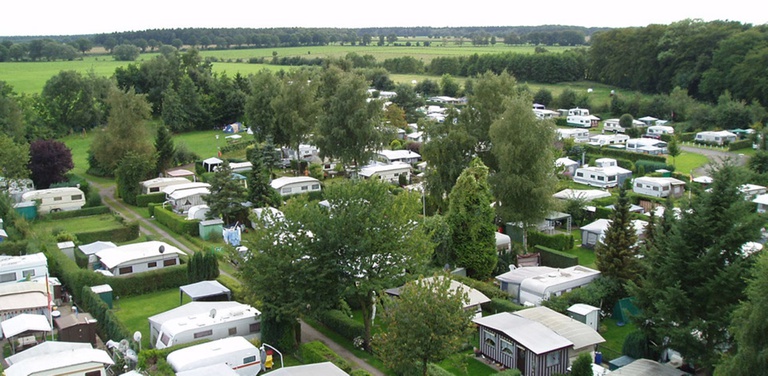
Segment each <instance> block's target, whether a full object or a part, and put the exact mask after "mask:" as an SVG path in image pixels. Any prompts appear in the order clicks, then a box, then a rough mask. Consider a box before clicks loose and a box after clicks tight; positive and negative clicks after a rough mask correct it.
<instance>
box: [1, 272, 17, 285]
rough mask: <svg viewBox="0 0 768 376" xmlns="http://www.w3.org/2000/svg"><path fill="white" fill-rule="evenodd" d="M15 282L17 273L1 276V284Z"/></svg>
mask: <svg viewBox="0 0 768 376" xmlns="http://www.w3.org/2000/svg"><path fill="white" fill-rule="evenodd" d="M15 280H16V273H5V274H0V283H2V282H13V281H15Z"/></svg>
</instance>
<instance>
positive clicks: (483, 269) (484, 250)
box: [447, 159, 498, 279]
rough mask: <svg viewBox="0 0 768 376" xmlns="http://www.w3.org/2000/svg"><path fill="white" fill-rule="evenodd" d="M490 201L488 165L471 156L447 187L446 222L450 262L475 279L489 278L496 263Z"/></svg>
mask: <svg viewBox="0 0 768 376" xmlns="http://www.w3.org/2000/svg"><path fill="white" fill-rule="evenodd" d="M491 202H492V197H491V189H490V186H489V185H488V167H486V166H485V165H484V164H483V162H481V161H480V159H475V160H474V161H472V163H471V164H470V166H469V167H468V168H466V169H465V170H464V172H462V173H461V175H460V176H459V178H458V180H456V185H455V186H454V187H453V190H451V195H450V204H449V209H448V216H447V221H448V223H449V225H450V227H451V234H452V241H451V245H452V247H453V253H454V255H453V261H454V262H456V264H457V265H458V266H462V267H465V268H466V269H467V274H469V275H470V276H472V277H475V278H478V279H484V278H488V277H490V275H491V272H493V270H494V269H495V268H496V263H497V262H498V257H497V256H496V238H495V236H494V232H495V226H494V224H493V220H494V215H493V207H491Z"/></svg>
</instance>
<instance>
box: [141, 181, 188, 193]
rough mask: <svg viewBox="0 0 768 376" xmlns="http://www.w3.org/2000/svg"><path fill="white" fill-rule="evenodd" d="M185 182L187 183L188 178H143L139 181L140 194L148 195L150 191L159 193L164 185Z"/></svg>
mask: <svg viewBox="0 0 768 376" xmlns="http://www.w3.org/2000/svg"><path fill="white" fill-rule="evenodd" d="M187 183H189V180H188V179H186V178H154V179H149V180H144V181H143V182H141V183H140V184H141V194H143V195H148V194H152V193H160V192H162V190H163V188H165V187H168V186H171V185H179V184H187Z"/></svg>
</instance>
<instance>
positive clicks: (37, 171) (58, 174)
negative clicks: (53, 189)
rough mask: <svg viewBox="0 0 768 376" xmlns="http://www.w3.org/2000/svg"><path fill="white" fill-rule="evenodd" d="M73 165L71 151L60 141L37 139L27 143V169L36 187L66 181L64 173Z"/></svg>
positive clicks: (42, 187) (41, 187)
mask: <svg viewBox="0 0 768 376" xmlns="http://www.w3.org/2000/svg"><path fill="white" fill-rule="evenodd" d="M74 167H75V165H74V163H72V151H71V150H69V148H68V147H67V146H66V145H64V143H63V142H61V141H56V140H37V141H35V142H33V143H32V144H31V145H29V171H30V172H31V173H32V181H33V182H34V183H35V188H37V189H45V188H48V187H50V186H51V184H54V183H60V182H63V181H66V177H65V176H64V175H65V174H66V173H67V172H69V170H71V169H73V168H74Z"/></svg>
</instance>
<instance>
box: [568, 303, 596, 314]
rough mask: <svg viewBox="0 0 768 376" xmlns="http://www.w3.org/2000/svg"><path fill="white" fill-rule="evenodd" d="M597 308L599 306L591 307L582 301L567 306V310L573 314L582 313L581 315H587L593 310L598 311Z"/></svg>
mask: <svg viewBox="0 0 768 376" xmlns="http://www.w3.org/2000/svg"><path fill="white" fill-rule="evenodd" d="M599 310H600V308H597V307H593V306H591V305H589V304H584V303H576V304H574V305H572V306H570V307H568V312H573V313H575V314H578V315H582V316H583V315H587V314H589V313H591V312H594V311H599Z"/></svg>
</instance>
